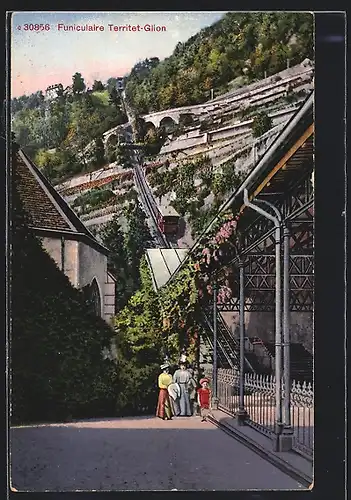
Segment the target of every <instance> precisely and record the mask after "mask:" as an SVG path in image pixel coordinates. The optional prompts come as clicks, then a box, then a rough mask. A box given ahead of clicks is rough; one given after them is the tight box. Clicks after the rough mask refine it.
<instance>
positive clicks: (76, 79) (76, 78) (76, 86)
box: [72, 73, 85, 94]
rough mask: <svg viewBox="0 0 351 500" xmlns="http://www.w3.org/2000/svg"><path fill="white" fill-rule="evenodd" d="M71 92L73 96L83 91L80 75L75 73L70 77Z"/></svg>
mask: <svg viewBox="0 0 351 500" xmlns="http://www.w3.org/2000/svg"><path fill="white" fill-rule="evenodd" d="M72 90H73V93H74V94H81V93H83V92H84V90H85V82H84V78H83V77H82V75H81V73H75V74H74V75H73V76H72Z"/></svg>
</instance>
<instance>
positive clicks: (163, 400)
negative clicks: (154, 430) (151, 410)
mask: <svg viewBox="0 0 351 500" xmlns="http://www.w3.org/2000/svg"><path fill="white" fill-rule="evenodd" d="M156 417H160V418H163V419H171V418H172V409H171V404H170V401H169V395H168V391H167V389H160V392H159V394H158V402H157V409H156Z"/></svg>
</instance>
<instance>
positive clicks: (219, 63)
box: [126, 12, 313, 114]
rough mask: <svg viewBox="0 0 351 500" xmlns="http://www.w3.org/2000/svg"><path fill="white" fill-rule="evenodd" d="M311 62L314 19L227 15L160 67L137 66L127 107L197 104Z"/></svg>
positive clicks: (152, 64)
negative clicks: (230, 86) (288, 63)
mask: <svg viewBox="0 0 351 500" xmlns="http://www.w3.org/2000/svg"><path fill="white" fill-rule="evenodd" d="M306 57H307V58H309V59H313V15H312V14H310V13H295V12H256V13H251V12H250V13H245V12H242V13H240V12H231V13H227V14H225V15H224V16H223V18H222V19H220V20H219V21H218V22H216V23H214V24H213V25H212V26H209V27H207V28H204V29H202V30H201V31H200V32H199V33H197V34H196V35H194V36H193V37H191V38H190V39H189V40H187V41H186V42H185V43H181V42H179V43H178V44H177V46H176V48H175V50H174V52H173V54H172V55H171V56H170V57H167V58H166V59H164V60H163V61H162V62H159V60H158V59H156V58H155V59H154V60H153V59H145V60H144V61H142V62H138V63H137V64H136V65H135V66H134V67H133V69H132V71H131V73H130V75H129V76H128V77H127V79H126V95H127V98H128V101H129V103H130V104H131V105H132V107H133V108H134V109H135V110H136V111H137V112H138V113H140V114H144V113H148V112H151V111H159V110H163V109H167V108H170V107H176V106H185V105H191V104H198V103H201V102H204V101H206V100H208V99H209V98H210V95H211V89H214V91H215V95H218V94H219V93H221V92H225V91H226V90H228V89H229V85H228V84H229V83H230V82H232V81H233V80H234V87H235V86H242V85H243V84H244V83H245V84H247V83H250V82H252V81H254V80H257V79H262V78H263V77H264V74H265V73H266V74H267V75H268V76H269V75H272V74H274V73H276V72H278V71H281V70H283V69H285V68H286V65H287V59H289V60H290V65H295V64H298V63H300V62H301V61H302V60H303V59H305V58H306Z"/></svg>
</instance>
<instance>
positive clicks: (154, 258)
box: [146, 248, 188, 292]
mask: <svg viewBox="0 0 351 500" xmlns="http://www.w3.org/2000/svg"><path fill="white" fill-rule="evenodd" d="M187 253H188V249H187V248H149V249H147V250H146V260H147V263H148V265H149V268H150V271H151V277H152V282H153V285H154V289H155V291H156V292H157V291H158V290H159V289H160V288H161V287H162V286H163V285H164V284H165V283H166V282H167V281H168V280H169V278H170V276H172V274H173V273H174V272H175V270H176V269H177V268H178V267H179V264H181V263H182V262H183V260H184V259H185V257H186V255H187Z"/></svg>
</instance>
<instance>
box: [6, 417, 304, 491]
mask: <svg viewBox="0 0 351 500" xmlns="http://www.w3.org/2000/svg"><path fill="white" fill-rule="evenodd" d="M10 438H11V457H12V458H11V477H12V486H13V487H14V488H16V489H17V490H18V491H44V490H47V491H75V490H85V491H87V490H100V491H101V490H172V489H177V490H201V489H204V490H235V489H304V488H303V486H301V485H300V484H299V483H298V482H296V481H295V480H293V479H291V478H290V477H289V476H287V475H285V474H284V473H283V472H281V471H280V470H278V469H276V468H275V467H274V466H273V465H272V464H270V463H269V462H266V461H265V460H263V459H262V458H260V457H259V456H258V455H256V454H255V453H254V452H252V451H251V450H249V449H248V448H246V447H245V446H243V445H242V444H240V443H238V442H237V441H235V440H234V439H233V438H231V437H229V436H228V435H227V434H225V433H224V432H223V431H221V430H219V429H217V428H216V427H214V426H213V425H212V424H210V423H207V422H203V423H202V422H200V419H199V417H179V418H177V419H173V420H172V421H162V420H160V419H157V418H154V417H139V418H137V417H135V418H123V419H117V418H116V419H111V420H99V421H84V422H79V423H72V424H52V425H42V426H31V427H19V428H14V429H12V430H11V435H10Z"/></svg>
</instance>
